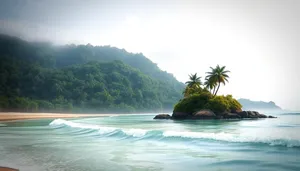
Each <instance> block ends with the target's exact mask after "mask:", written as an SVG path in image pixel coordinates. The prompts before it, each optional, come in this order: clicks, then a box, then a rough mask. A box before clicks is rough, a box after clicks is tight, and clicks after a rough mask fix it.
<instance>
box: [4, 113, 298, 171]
mask: <svg viewBox="0 0 300 171" xmlns="http://www.w3.org/2000/svg"><path fill="white" fill-rule="evenodd" d="M276 116H278V118H276V119H257V120H202V121H173V120H153V117H154V114H140V115H138V114H134V115H120V116H113V117H98V118H79V119H78V118H76V119H59V118H57V119H41V120H23V121H16V122H2V123H0V166H6V167H12V168H18V169H20V171H102V170H103V171H127V170H128V171H129V170H132V171H199V170H201V171H210V170H213V171H223V170H224V171H230V170H243V171H246V170H251V171H253V170H256V171H274V170H276V171H281V170H282V171H283V170H284V171H286V170H294V171H299V170H300V114H295V113H294V114H293V113H291V114H278V115H276Z"/></svg>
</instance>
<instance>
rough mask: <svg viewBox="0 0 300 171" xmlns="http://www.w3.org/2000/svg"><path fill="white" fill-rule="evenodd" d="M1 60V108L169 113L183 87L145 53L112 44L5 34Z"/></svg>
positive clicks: (1, 37)
mask: <svg viewBox="0 0 300 171" xmlns="http://www.w3.org/2000/svg"><path fill="white" fill-rule="evenodd" d="M0 60H1V63H0V75H1V77H0V79H1V80H0V109H1V110H2V111H27V112H35V111H51V112H98V113H101V112H121V113H123V112H124V113H125V112H154V111H162V110H165V111H166V110H172V108H173V106H174V104H175V103H176V102H177V101H178V100H179V99H180V97H181V95H182V90H183V88H184V84H183V83H180V82H178V81H177V80H176V79H175V78H174V77H173V76H172V75H171V74H169V73H167V72H164V71H161V70H160V69H159V68H158V67H157V65H156V64H154V63H153V62H151V61H150V60H149V59H147V58H146V57H145V56H143V55H142V54H133V53H128V52H126V51H125V50H123V49H122V50H121V49H118V48H114V47H109V46H91V45H79V46H76V45H65V46H54V45H51V44H49V43H32V42H26V41H23V40H21V39H18V38H14V37H9V36H6V35H0Z"/></svg>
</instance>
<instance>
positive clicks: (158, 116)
mask: <svg viewBox="0 0 300 171" xmlns="http://www.w3.org/2000/svg"><path fill="white" fill-rule="evenodd" d="M153 119H171V116H170V115H169V114H158V115H156V116H155V117H154V118H153Z"/></svg>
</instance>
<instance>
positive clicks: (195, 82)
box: [185, 73, 202, 87]
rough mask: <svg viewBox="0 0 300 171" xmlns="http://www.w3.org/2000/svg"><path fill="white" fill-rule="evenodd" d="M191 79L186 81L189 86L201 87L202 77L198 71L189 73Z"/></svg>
mask: <svg viewBox="0 0 300 171" xmlns="http://www.w3.org/2000/svg"><path fill="white" fill-rule="evenodd" d="M189 77H190V80H189V81H187V82H185V84H187V86H188V87H194V86H195V87H200V86H201V85H202V82H201V77H198V76H197V73H195V74H191V75H189Z"/></svg>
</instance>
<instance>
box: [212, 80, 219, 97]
mask: <svg viewBox="0 0 300 171" xmlns="http://www.w3.org/2000/svg"><path fill="white" fill-rule="evenodd" d="M220 85H221V82H220V81H219V85H218V88H217V91H216V92H215V95H214V96H216V95H217V93H218V91H219V88H220Z"/></svg>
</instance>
